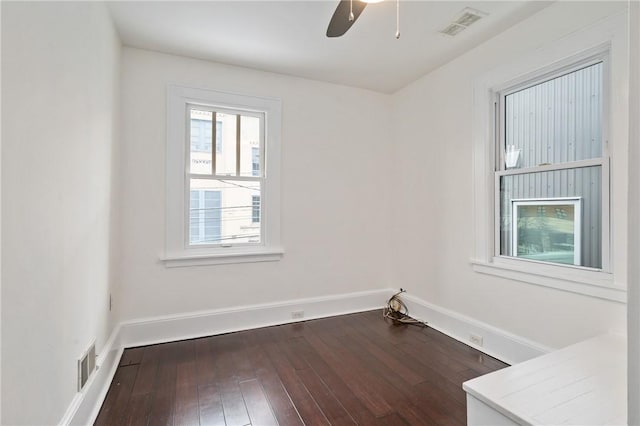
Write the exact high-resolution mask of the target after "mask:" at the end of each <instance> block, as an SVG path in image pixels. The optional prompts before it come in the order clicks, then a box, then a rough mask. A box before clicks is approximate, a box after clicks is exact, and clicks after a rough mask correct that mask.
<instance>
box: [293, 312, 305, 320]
mask: <svg viewBox="0 0 640 426" xmlns="http://www.w3.org/2000/svg"><path fill="white" fill-rule="evenodd" d="M291 318H293V319H301V318H304V311H293V312H291Z"/></svg>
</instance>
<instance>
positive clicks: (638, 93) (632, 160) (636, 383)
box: [627, 1, 640, 425]
mask: <svg viewBox="0 0 640 426" xmlns="http://www.w3.org/2000/svg"><path fill="white" fill-rule="evenodd" d="M629 6H630V19H629V28H630V29H631V31H630V38H629V52H630V63H629V65H630V66H629V72H630V75H629V77H630V78H629V83H630V84H629V94H630V99H629V100H630V102H629V117H632V118H633V119H630V120H629V217H631V218H636V220H630V221H629V258H630V259H638V258H640V222H639V221H638V220H637V217H638V214H639V213H640V168H638V164H640V121H639V120H638V117H639V116H640V2H637V1H630V2H629ZM628 310H629V312H628V317H627V330H628V339H627V340H628V345H629V347H628V352H629V354H628V356H629V359H628V365H629V367H628V373H627V377H628V380H629V384H628V386H629V392H628V396H627V401H628V407H629V416H628V423H629V424H630V425H634V424H640V403H638V401H640V262H637V261H636V262H629V299H628Z"/></svg>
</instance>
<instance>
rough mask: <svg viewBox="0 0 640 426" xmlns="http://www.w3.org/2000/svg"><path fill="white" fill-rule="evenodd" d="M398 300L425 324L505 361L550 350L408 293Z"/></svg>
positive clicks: (534, 355) (512, 362)
mask: <svg viewBox="0 0 640 426" xmlns="http://www.w3.org/2000/svg"><path fill="white" fill-rule="evenodd" d="M402 299H403V301H404V302H405V303H406V305H407V308H408V309H409V314H410V315H411V316H412V317H414V318H416V319H419V320H422V321H426V322H427V323H428V325H429V327H431V328H433V329H435V330H438V331H440V332H442V333H444V334H446V335H447V336H449V337H452V338H454V339H456V340H458V341H460V342H462V343H465V344H467V345H469V346H471V347H473V348H475V349H477V350H479V351H481V352H484V353H486V354H487V355H490V356H492V357H494V358H497V359H499V360H501V361H504V362H506V363H507V364H510V365H513V364H518V363H520V362H523V361H526V360H528V359H531V358H535V357H538V356H540V355H544V354H546V353H549V352H551V351H552V350H553V349H552V348H549V347H547V346H544V345H541V344H539V343H536V342H532V341H530V340H527V339H525V338H522V337H520V336H516V335H514V334H511V333H509V332H507V331H505V330H502V329H500V328H497V327H494V326H491V325H489V324H485V323H483V322H481V321H478V320H476V319H473V318H470V317H467V316H464V315H462V314H459V313H457V312H454V311H451V310H448V309H445V308H442V307H440V306H436V305H433V304H431V303H428V302H425V301H424V300H422V299H420V298H418V297H415V296H413V295H411V294H407V293H403V294H402ZM471 333H473V334H475V335H478V336H482V339H483V342H482V346H478V345H475V344H474V343H472V342H471V341H470V340H469V335H470V334H471Z"/></svg>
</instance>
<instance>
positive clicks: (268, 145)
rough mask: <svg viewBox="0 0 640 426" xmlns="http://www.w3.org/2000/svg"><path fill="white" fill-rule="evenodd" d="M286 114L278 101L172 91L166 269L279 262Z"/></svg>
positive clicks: (191, 90) (170, 101)
mask: <svg viewBox="0 0 640 426" xmlns="http://www.w3.org/2000/svg"><path fill="white" fill-rule="evenodd" d="M280 111H281V107H280V102H279V101H278V100H275V99H266V98H256V97H251V96H242V95H235V94H230V93H224V92H217V91H211V90H201V89H191V88H185V87H178V86H170V87H169V90H168V108H167V120H168V127H167V244H166V254H165V262H166V264H167V266H189V265H199V264H215V263H235V262H247V261H265V260H277V259H279V257H280V256H281V254H282V248H281V247H280V235H279V225H280V217H279V202H280V196H279V156H280V150H279V145H280V140H279V139H280V120H281V119H280V115H281V114H280ZM214 146H215V147H216V148H215V149H212V147H214Z"/></svg>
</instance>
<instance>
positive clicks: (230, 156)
mask: <svg viewBox="0 0 640 426" xmlns="http://www.w3.org/2000/svg"><path fill="white" fill-rule="evenodd" d="M237 117H238V116H237V115H235V114H227V113H220V112H219V113H217V114H216V120H218V122H219V123H220V131H221V139H222V145H221V147H220V152H219V153H218V154H216V174H217V175H229V176H236V144H237V140H236V135H237V134H238V131H237V130H238V129H237V120H238V119H237Z"/></svg>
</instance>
